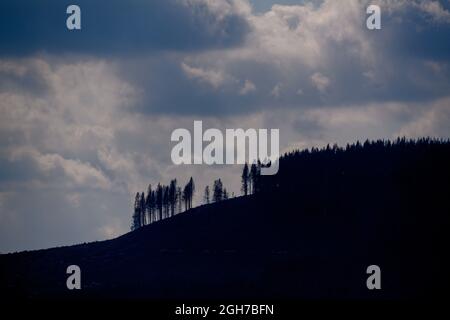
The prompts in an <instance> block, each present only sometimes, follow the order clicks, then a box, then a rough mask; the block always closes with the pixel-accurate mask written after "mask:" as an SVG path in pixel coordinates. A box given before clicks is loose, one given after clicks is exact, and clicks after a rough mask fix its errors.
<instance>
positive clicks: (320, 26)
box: [0, 0, 450, 252]
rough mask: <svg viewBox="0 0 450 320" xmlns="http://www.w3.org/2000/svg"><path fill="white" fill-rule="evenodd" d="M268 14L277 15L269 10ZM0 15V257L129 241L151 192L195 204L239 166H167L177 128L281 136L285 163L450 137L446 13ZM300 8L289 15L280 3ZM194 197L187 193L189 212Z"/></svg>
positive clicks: (432, 5)
mask: <svg viewBox="0 0 450 320" xmlns="http://www.w3.org/2000/svg"><path fill="white" fill-rule="evenodd" d="M275 2H276V1H275ZM282 2H283V3H285V4H286V5H278V4H275V3H270V4H269V1H262V2H256V1H254V2H249V1H246V0H235V1H232V0H230V1H219V0H171V1H162V0H161V1H159V0H158V1H147V2H144V1H137V0H133V1H131V2H130V1H127V2H126V5H125V4H124V2H123V1H116V0H114V1H77V4H79V5H80V7H81V10H82V30H81V31H77V32H69V31H68V30H67V29H66V28H65V18H66V14H65V8H66V5H67V4H66V3H63V2H59V1H58V2H56V1H39V2H37V1H17V0H16V1H9V0H7V1H2V2H1V3H0V39H1V41H0V115H1V117H0V251H1V252H9V251H15V250H24V249H37V248H43V247H50V246H57V245H67V244H72V243H79V242H84V241H92V240H101V239H106V238H111V237H114V236H117V235H120V234H122V233H125V232H127V231H128V230H129V225H130V221H131V206H132V199H133V194H134V193H135V192H137V191H141V190H145V189H146V186H147V184H148V183H152V184H156V183H158V182H159V181H161V182H163V183H167V182H168V181H169V180H170V179H171V178H174V177H176V178H178V181H179V182H181V183H184V182H185V181H187V179H188V178H189V177H190V176H191V175H192V176H193V177H194V179H195V180H196V181H197V189H198V190H199V192H200V193H201V190H203V188H204V186H205V185H206V184H211V183H212V181H213V180H214V179H215V178H217V177H221V178H223V180H224V182H225V186H226V187H227V188H229V189H230V190H231V191H233V192H235V193H236V194H239V173H240V172H239V171H240V169H241V168H240V167H239V166H214V167H208V166H174V165H173V164H172V162H171V160H170V151H171V148H172V146H173V144H172V143H171V142H170V134H171V132H172V130H174V129H176V128H180V127H183V128H188V129H190V128H192V126H193V121H194V120H203V122H204V127H205V128H208V127H215V128H219V129H225V128H239V127H242V128H279V129H280V135H281V141H280V143H281V148H282V150H283V151H287V150H291V149H293V148H305V147H311V146H323V145H325V144H327V143H338V144H341V145H343V144H345V143H348V142H354V141H356V140H357V139H359V140H365V139H367V138H368V139H378V138H384V139H388V138H395V137H397V136H407V137H420V136H434V137H441V138H449V137H450V126H449V124H450V94H449V92H450V69H449V68H450V65H449V62H450V42H449V41H448V39H449V36H450V11H449V7H450V4H449V1H431V0H424V1H406V0H398V1H390V0H380V1H371V2H370V3H378V4H379V5H380V6H381V8H382V30H380V31H369V30H367V29H366V28H365V21H366V17H367V16H366V13H365V8H366V7H367V5H368V4H369V1H365V0H361V1H358V0H345V1H335V0H324V1H282ZM293 3H297V5H292V4H293ZM200 198H201V195H198V199H197V200H198V201H197V203H198V202H199V200H200Z"/></svg>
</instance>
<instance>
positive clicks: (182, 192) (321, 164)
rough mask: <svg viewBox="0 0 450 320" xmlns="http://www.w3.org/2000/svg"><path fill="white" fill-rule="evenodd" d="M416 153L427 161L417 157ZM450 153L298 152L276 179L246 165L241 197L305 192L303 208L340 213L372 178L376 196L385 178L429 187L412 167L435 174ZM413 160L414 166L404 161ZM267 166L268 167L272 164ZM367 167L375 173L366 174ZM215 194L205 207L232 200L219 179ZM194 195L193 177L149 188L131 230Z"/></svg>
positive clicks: (371, 145) (372, 148) (169, 213)
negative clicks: (436, 163) (181, 182)
mask: <svg viewBox="0 0 450 320" xmlns="http://www.w3.org/2000/svg"><path fill="white" fill-rule="evenodd" d="M417 154H419V155H422V156H423V157H417ZM448 154H449V141H448V140H440V139H433V138H421V139H406V138H398V139H396V140H395V141H390V140H376V141H369V140H366V141H365V142H363V143H361V142H359V141H357V142H356V143H353V144H347V145H346V146H345V147H339V146H338V145H336V144H335V145H333V146H330V145H327V146H326V147H323V148H311V149H305V150H294V151H292V152H289V153H286V154H284V155H283V156H282V157H281V158H280V159H279V161H280V170H279V172H278V173H277V174H276V175H273V176H272V175H261V168H262V167H263V166H264V164H262V163H261V161H259V160H258V161H257V162H255V163H252V164H250V165H249V164H247V163H246V164H245V165H244V166H243V169H242V174H241V177H240V179H241V193H242V196H248V195H253V194H259V193H271V196H272V197H277V198H279V197H281V198H284V200H281V201H280V204H281V203H286V202H288V201H289V200H288V199H292V198H295V197H298V196H299V194H298V193H299V191H300V190H301V197H302V198H305V201H303V202H302V203H298V204H297V205H298V206H299V207H301V208H303V209H306V210H309V211H311V210H312V211H314V210H316V211H317V210H319V209H318V204H319V203H322V204H323V206H325V207H321V209H320V210H324V211H326V210H328V209H329V208H331V207H332V206H335V207H336V206H337V208H339V206H341V205H342V203H341V202H342V201H344V200H343V199H344V197H345V196H348V195H349V192H353V193H354V194H358V193H359V192H360V191H361V190H359V189H358V186H359V185H361V183H362V182H363V181H362V180H364V179H366V178H368V174H369V175H370V176H371V179H372V182H371V188H370V189H371V190H372V188H373V190H372V191H374V192H376V190H375V188H376V187H377V186H378V187H380V185H381V184H384V183H385V182H386V181H385V180H384V179H383V177H384V178H387V179H390V180H393V179H394V178H396V177H397V178H399V177H401V176H403V177H404V178H405V179H407V180H408V179H411V178H412V177H414V180H415V181H414V182H415V183H417V182H419V180H420V181H421V182H423V183H426V181H427V179H426V177H425V176H421V175H420V176H412V175H410V172H411V170H413V169H414V166H415V165H416V166H417V165H418V166H420V168H419V169H421V168H422V167H427V168H428V170H433V168H435V167H436V166H433V163H432V162H433V161H441V160H442V159H445V156H448ZM412 155H414V157H412ZM425 155H428V156H429V157H425ZM409 156H411V157H410V161H407V160H405V159H408V157H409ZM267 166H270V163H269V164H267ZM368 168H371V170H373V172H375V173H376V174H375V175H373V172H368V171H367V169H368ZM394 171H395V174H393V173H394ZM374 176H375V177H376V178H374ZM391 182H393V181H391ZM433 183H436V181H434V182H433ZM392 186H394V185H393V184H390V187H392ZM211 189H212V190H211ZM211 189H210V187H209V186H206V187H205V190H204V195H203V204H209V203H214V202H220V201H223V200H228V199H229V198H230V195H229V193H228V191H227V189H226V188H225V187H224V186H223V183H222V181H221V179H217V180H215V181H214V183H213V186H212V188H211ZM442 190H445V188H442ZM195 191H196V190H195V183H194V179H193V178H192V177H191V178H190V179H189V181H188V182H187V183H186V185H185V186H184V188H181V187H179V186H178V185H177V180H176V179H173V180H171V181H170V184H169V185H168V186H166V185H162V184H161V183H158V184H157V186H156V188H155V189H152V185H151V184H150V185H149V186H148V189H147V193H146V194H145V193H144V192H141V193H139V192H138V193H137V194H136V196H135V202H134V211H133V215H132V226H131V230H136V229H138V228H140V227H142V226H145V225H147V224H151V223H153V222H156V221H159V220H162V219H166V218H170V217H173V216H174V215H176V214H178V213H181V212H184V211H187V210H189V209H192V206H193V205H192V203H193V197H194V193H195ZM403 191H404V189H403V188H399V189H398V190H392V192H393V193H395V194H397V195H399V196H400V195H402V194H403ZM344 194H345V195H344ZM340 195H342V196H343V197H340ZM231 197H232V198H234V197H235V194H234V193H232V195H231ZM314 202H315V203H314ZM320 210H319V211H320Z"/></svg>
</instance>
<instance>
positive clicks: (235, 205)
mask: <svg viewBox="0 0 450 320" xmlns="http://www.w3.org/2000/svg"><path fill="white" fill-rule="evenodd" d="M426 145H427V148H423V146H422V147H418V146H417V145H412V144H407V145H406V146H402V147H401V148H391V149H389V148H387V147H380V148H379V149H377V151H374V150H373V148H372V149H371V148H370V146H361V147H360V150H359V151H358V152H354V150H353V151H348V150H347V151H342V153H339V152H332V153H330V154H328V155H327V156H326V157H325V156H324V154H325V153H326V151H320V152H319V151H318V152H317V153H316V154H308V155H305V154H303V155H301V154H298V155H296V156H291V157H290V158H289V157H288V158H285V159H284V160H283V159H282V162H281V163H280V173H279V175H278V176H277V177H276V178H275V180H273V179H274V178H270V179H271V180H267V181H266V182H264V181H263V184H262V185H263V186H264V187H263V188H262V191H261V192H260V193H258V194H255V195H252V196H247V197H239V198H234V199H230V200H227V201H223V202H220V203H215V204H210V205H204V206H200V207H197V208H194V209H191V210H189V211H188V212H185V213H182V214H179V215H177V216H175V217H173V218H171V219H167V220H163V221H160V222H157V223H154V224H152V225H149V226H145V227H143V228H140V229H138V230H136V231H134V232H130V233H128V234H125V235H123V236H121V237H119V238H116V239H113V240H109V241H102V242H96V243H89V244H83V245H76V246H70V247H62V248H54V249H47V250H39V251H33V252H23V253H16V254H8V255H2V256H0V276H1V281H0V289H1V292H2V294H5V295H6V296H7V298H9V299H14V298H24V297H26V298H29V299H33V298H58V299H69V298H73V297H76V298H81V299H84V298H86V299H93V298H146V299H147V298H148V299H195V298H203V299H214V298H233V299H237V298H249V299H250V298H251V299H264V298H268V299H270V298H275V299H298V298H304V299H305V298H306V299H316V298H327V299H336V298H338V299H346V298H351V299H409V298H427V299H428V298H429V299H435V298H444V297H447V296H448V294H447V293H446V292H447V284H448V283H449V281H448V280H449V275H448V270H449V265H448V262H447V260H448V248H447V247H446V244H447V243H450V242H449V241H448V240H449V235H448V230H449V226H450V223H449V222H450V219H449V214H450V205H449V201H448V195H449V194H450V193H449V191H450V189H449V186H448V185H449V181H450V169H449V166H448V164H449V163H450V152H449V150H450V146H449V144H448V143H442V144H441V143H440V144H436V145H434V146H433V145H431V146H430V145H429V144H428V143H427V144H426ZM352 152H353V153H352ZM309 157H312V158H311V159H310V158H309ZM314 157H316V158H314ZM317 157H319V158H320V159H319V158H317ZM319 160H320V161H319ZM353 163H357V165H353ZM374 163H376V167H374ZM349 164H352V165H349ZM294 165H297V168H298V170H297V171H296V170H295V169H294ZM288 170H291V171H288ZM297 175H301V176H303V177H304V179H302V180H298V179H296V180H292V179H293V178H296V177H297ZM264 183H265V184H264ZM71 264H76V265H79V266H80V268H81V270H82V290H78V291H77V290H74V291H69V290H67V289H66V278H67V275H66V273H65V272H66V268H67V266H68V265H71ZM372 264H376V265H379V266H380V267H381V271H382V290H372V291H370V290H368V289H367V287H366V279H367V277H368V275H367V274H366V268H367V267H368V266H369V265H372Z"/></svg>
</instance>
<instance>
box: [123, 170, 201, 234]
mask: <svg viewBox="0 0 450 320" xmlns="http://www.w3.org/2000/svg"><path fill="white" fill-rule="evenodd" d="M194 193H195V184H194V179H192V177H191V178H190V179H189V181H188V183H187V184H186V185H185V186H184V188H183V189H182V188H181V187H179V186H178V185H177V180H176V179H173V180H171V181H170V184H169V185H168V186H166V185H162V184H160V183H158V185H157V186H156V188H155V189H153V188H152V185H149V186H148V189H147V194H145V193H144V192H142V193H139V192H138V193H136V197H135V200H134V212H133V221H132V225H131V229H132V230H135V229H138V228H140V227H142V226H145V225H147V224H150V223H153V222H155V221H159V220H162V219H166V218H169V217H172V216H174V215H175V214H177V213H180V212H182V211H183V204H184V210H188V209H190V208H192V199H193V197H194Z"/></svg>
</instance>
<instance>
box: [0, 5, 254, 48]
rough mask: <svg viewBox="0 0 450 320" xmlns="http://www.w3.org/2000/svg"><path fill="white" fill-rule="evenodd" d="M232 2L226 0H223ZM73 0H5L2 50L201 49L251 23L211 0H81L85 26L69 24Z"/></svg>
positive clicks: (236, 35)
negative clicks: (70, 27)
mask: <svg viewBox="0 0 450 320" xmlns="http://www.w3.org/2000/svg"><path fill="white" fill-rule="evenodd" d="M224 3H227V2H224ZM70 4H73V3H72V2H68V1H52V0H41V1H27V0H6V1H1V2H0V39H1V42H0V54H2V55H10V56H16V55H26V54H32V53H35V52H40V51H44V52H51V53H62V52H72V53H87V54H113V55H114V54H123V53H139V52H145V51H148V50H167V49H168V50H170V49H174V50H199V49H204V48H221V47H227V46H233V45H236V44H238V43H240V42H241V41H242V39H243V37H244V36H245V33H246V31H247V23H246V21H245V19H243V18H242V17H241V16H239V15H238V14H236V13H234V12H232V11H229V12H219V11H217V10H214V8H213V9H211V7H210V6H209V5H208V3H207V2H206V1H179V0H152V1H142V0H127V1H121V0H108V1H106V0H78V1H75V4H77V5H78V6H80V8H81V21H82V30H75V31H69V30H68V29H67V28H66V19H67V17H68V15H67V14H66V8H67V7H68V6H69V5H70Z"/></svg>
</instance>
